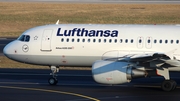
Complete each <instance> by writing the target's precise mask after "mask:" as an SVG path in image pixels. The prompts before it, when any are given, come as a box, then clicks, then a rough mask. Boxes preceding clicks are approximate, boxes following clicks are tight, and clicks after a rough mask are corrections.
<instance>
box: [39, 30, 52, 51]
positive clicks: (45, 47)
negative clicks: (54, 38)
mask: <svg viewBox="0 0 180 101" xmlns="http://www.w3.org/2000/svg"><path fill="white" fill-rule="evenodd" d="M52 32H53V30H51V29H46V30H44V32H43V35H42V39H41V51H51V35H52Z"/></svg>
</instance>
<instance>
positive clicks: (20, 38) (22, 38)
mask: <svg viewBox="0 0 180 101" xmlns="http://www.w3.org/2000/svg"><path fill="white" fill-rule="evenodd" d="M18 40H20V41H24V42H29V40H30V36H29V35H22V36H20V37H19V38H18Z"/></svg>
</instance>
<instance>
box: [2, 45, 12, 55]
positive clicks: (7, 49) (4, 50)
mask: <svg viewBox="0 0 180 101" xmlns="http://www.w3.org/2000/svg"><path fill="white" fill-rule="evenodd" d="M10 46H11V43H9V44H7V45H6V46H5V47H4V49H3V54H4V55H5V56H7V57H8V58H10V54H12V49H11V47H10Z"/></svg>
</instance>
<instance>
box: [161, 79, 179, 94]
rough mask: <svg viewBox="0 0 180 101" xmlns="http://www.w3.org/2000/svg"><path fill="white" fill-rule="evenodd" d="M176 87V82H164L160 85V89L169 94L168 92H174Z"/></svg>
mask: <svg viewBox="0 0 180 101" xmlns="http://www.w3.org/2000/svg"><path fill="white" fill-rule="evenodd" d="M176 86H177V83H176V81H174V80H164V81H163V83H162V85H161V88H162V90H164V91H167V92H169V91H172V90H174V89H175V88H176Z"/></svg>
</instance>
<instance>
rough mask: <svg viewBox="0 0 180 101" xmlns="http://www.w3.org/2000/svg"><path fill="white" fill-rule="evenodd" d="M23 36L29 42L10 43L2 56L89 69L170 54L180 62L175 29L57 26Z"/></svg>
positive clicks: (179, 35)
mask: <svg viewBox="0 0 180 101" xmlns="http://www.w3.org/2000/svg"><path fill="white" fill-rule="evenodd" d="M22 35H27V36H28V38H29V41H28V40H27V41H22V39H21V40H20V38H19V39H17V40H15V41H13V42H11V43H10V44H8V45H7V46H6V47H5V48H4V54H5V55H6V56H7V57H9V58H11V59H13V60H16V61H20V62H24V63H30V64H37V65H53V66H92V64H93V62H95V61H96V60H101V59H105V58H109V57H112V58H115V57H123V56H126V55H128V54H144V53H156V52H158V53H164V54H168V53H169V52H173V57H174V58H176V59H178V60H180V49H179V48H180V26H178V25H111V24H104V25H102V24H59V25H46V26H40V27H35V28H32V29H29V30H27V31H25V32H24V33H23V34H22ZM22 35H21V36H20V37H22Z"/></svg>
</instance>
